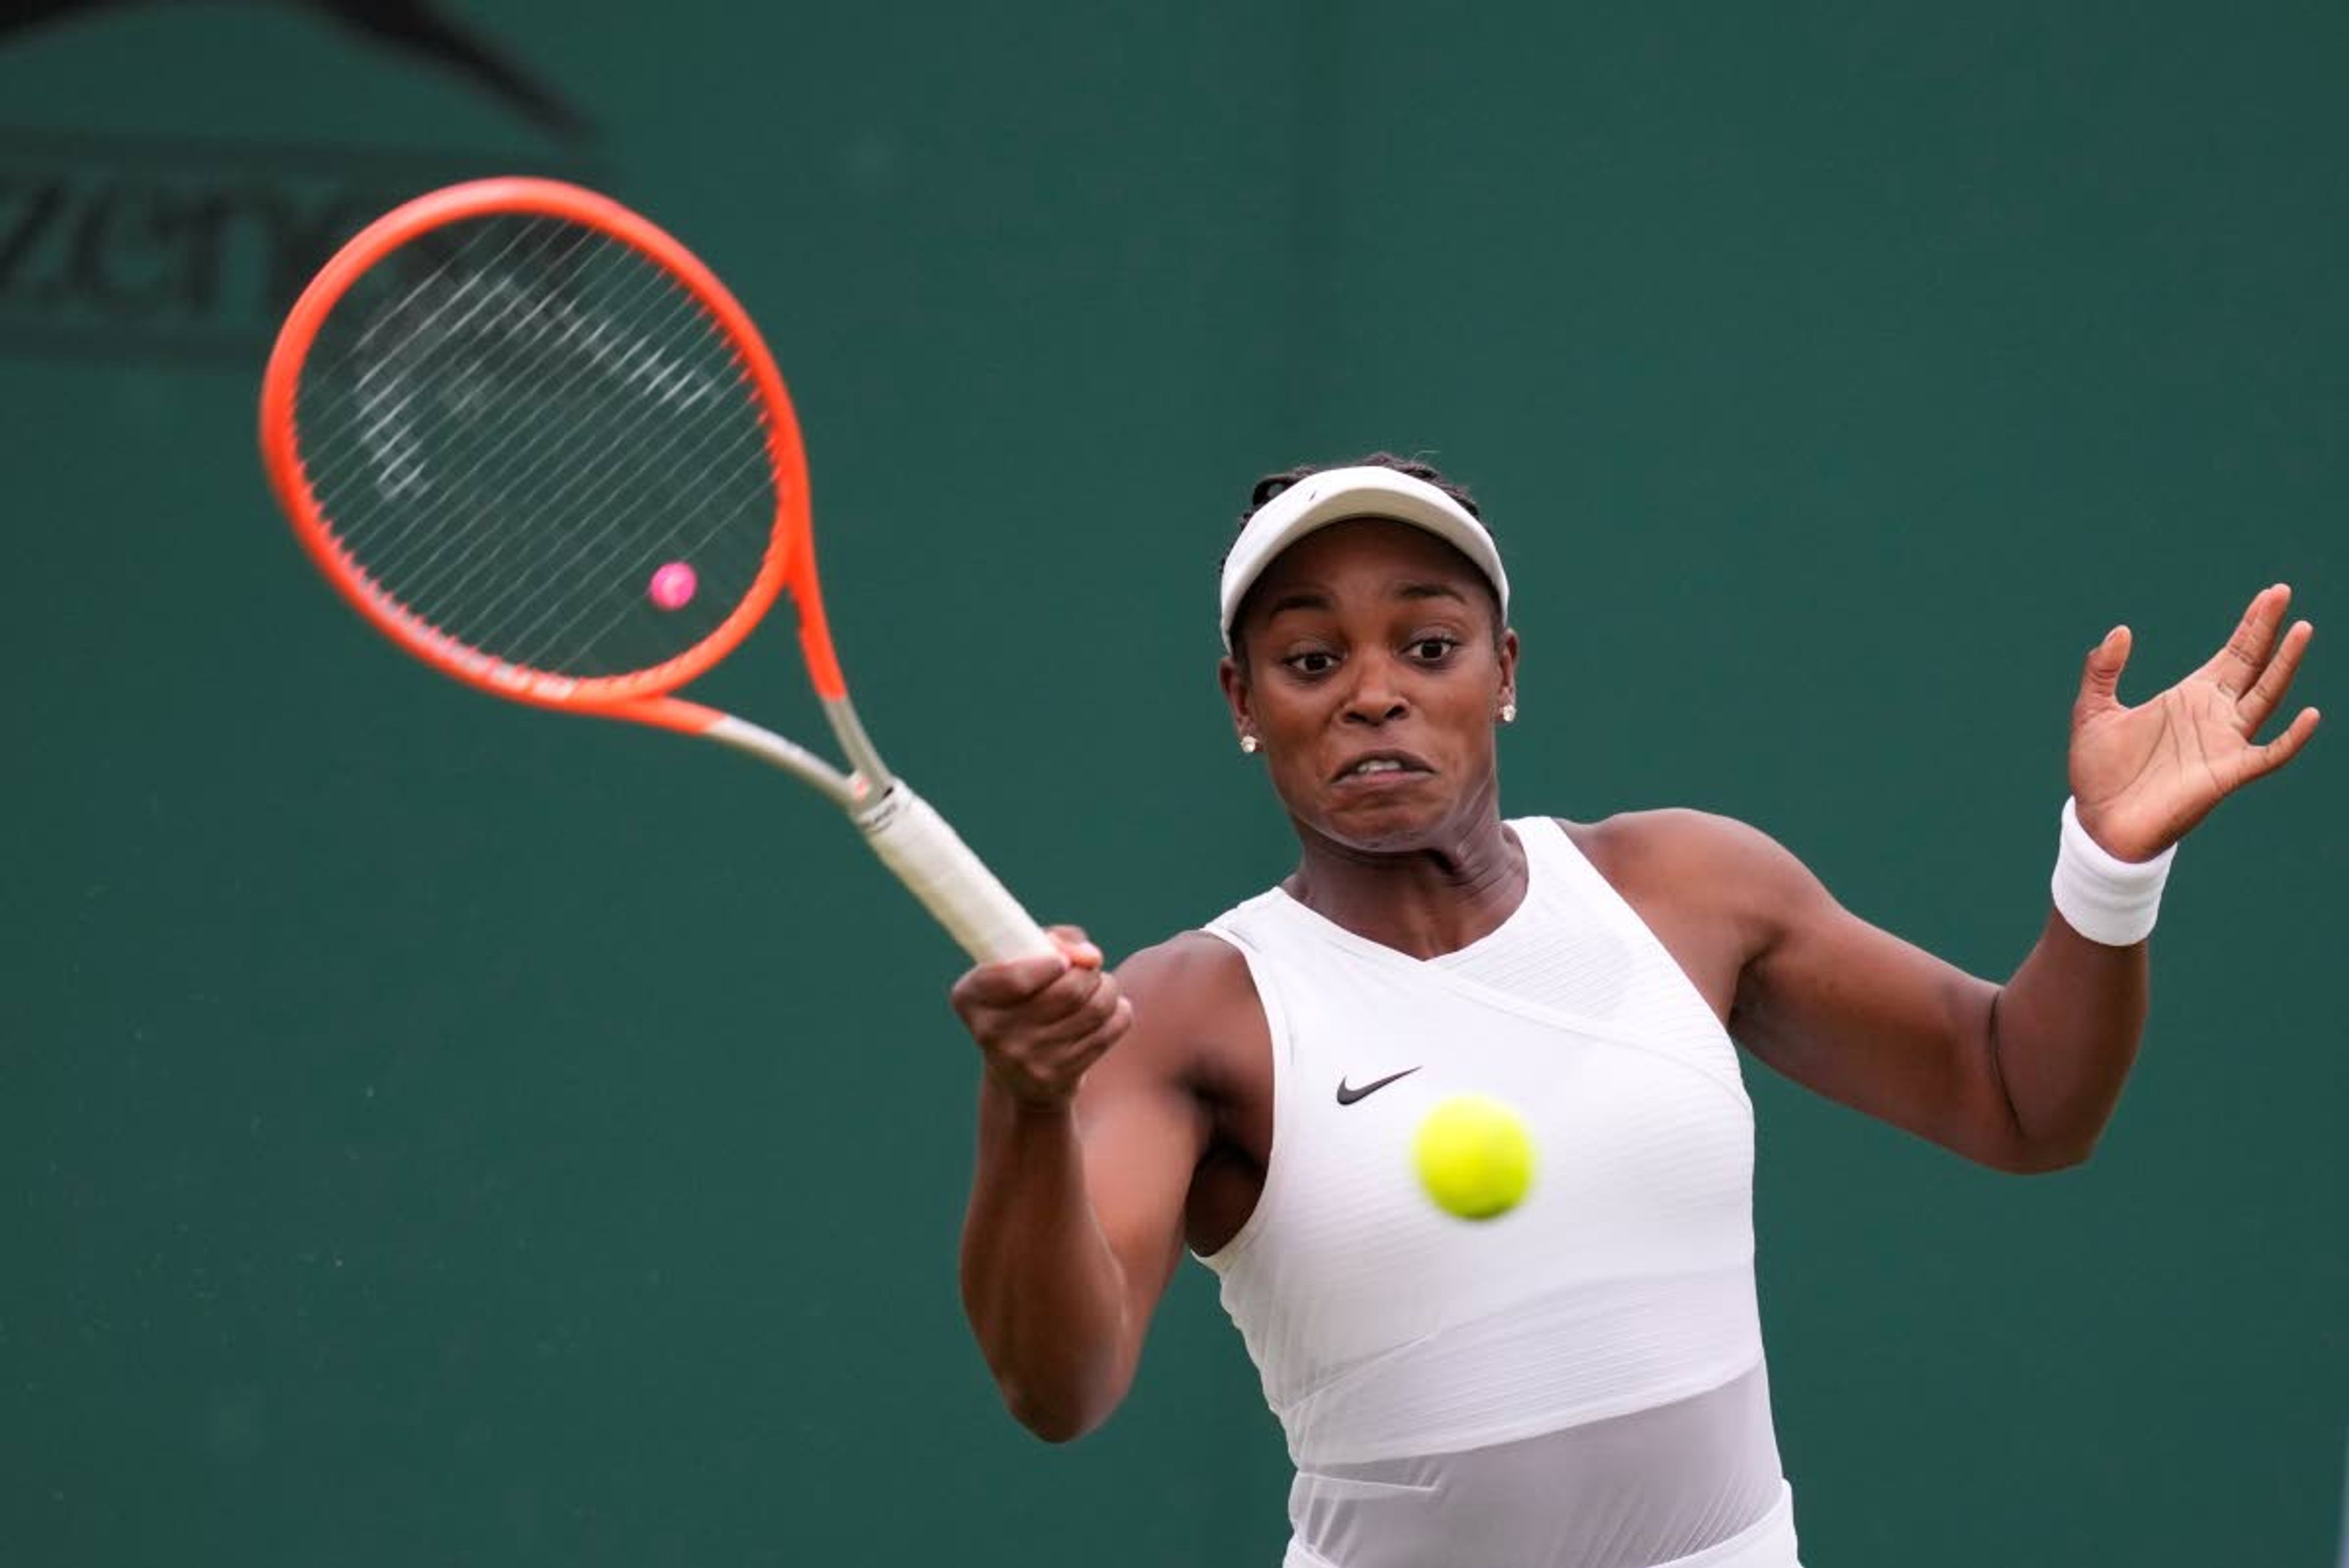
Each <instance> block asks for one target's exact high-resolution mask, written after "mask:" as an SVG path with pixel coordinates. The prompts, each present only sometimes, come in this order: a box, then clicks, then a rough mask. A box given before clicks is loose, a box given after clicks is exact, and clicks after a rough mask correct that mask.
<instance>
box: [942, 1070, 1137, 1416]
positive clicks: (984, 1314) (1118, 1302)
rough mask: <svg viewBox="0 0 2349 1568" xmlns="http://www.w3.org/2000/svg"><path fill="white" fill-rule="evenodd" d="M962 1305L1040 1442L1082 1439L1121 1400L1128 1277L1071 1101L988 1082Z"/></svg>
mask: <svg viewBox="0 0 2349 1568" xmlns="http://www.w3.org/2000/svg"><path fill="white" fill-rule="evenodd" d="M962 1299H963V1310H964V1311H965V1312H966V1313H967V1314H968V1315H969V1318H970V1323H971V1327H972V1329H973V1330H974V1331H975V1332H976V1333H977V1334H978V1343H979V1346H980V1349H981V1350H982V1351H983V1352H984V1353H985V1354H986V1356H987V1364H988V1367H989V1369H990V1370H992V1371H993V1373H994V1374H995V1380H996V1383H997V1386H999V1387H1000V1388H1001V1389H1002V1391H1003V1398H1004V1403H1005V1404H1006V1405H1007V1406H1008V1407H1009V1408H1010V1410H1011V1413H1012V1415H1013V1416H1014V1417H1017V1418H1018V1419H1019V1423H1020V1424H1021V1425H1022V1426H1024V1427H1026V1428H1028V1429H1029V1430H1030V1431H1032V1432H1034V1433H1035V1434H1036V1435H1037V1436H1038V1437H1040V1438H1044V1439H1046V1440H1047V1441H1049V1442H1066V1441H1068V1440H1069V1439H1071V1438H1078V1437H1081V1436H1083V1435H1084V1434H1085V1433H1086V1432H1088V1431H1090V1430H1092V1428H1094V1427H1096V1426H1099V1425H1100V1424H1101V1422H1102V1420H1103V1419H1105V1418H1106V1417H1108V1415H1109V1413H1110V1411H1111V1410H1112V1408H1114V1407H1116V1405H1117V1402H1118V1400H1119V1399H1120V1398H1122V1397H1123V1396H1124V1393H1125V1389H1126V1386H1127V1385H1128V1384H1129V1383H1130V1382H1131V1380H1132V1377H1133V1345H1131V1344H1130V1343H1129V1341H1130V1340H1131V1338H1132V1332H1131V1326H1130V1324H1128V1322H1127V1319H1128V1315H1129V1306H1128V1292H1127V1289H1126V1281H1125V1277H1124V1271H1123V1268H1122V1267H1121V1266H1120V1265H1119V1262H1118V1260H1117V1256H1116V1254H1115V1252H1113V1251H1112V1250H1111V1247H1110V1245H1109V1241H1108V1240H1107V1239H1106V1238H1105V1237H1104V1236H1103V1235H1102V1229H1101V1225H1100V1223H1099V1221H1098V1220H1096V1219H1095V1217H1094V1213H1093V1208H1092V1201H1091V1199H1089V1197H1088V1196H1087V1193H1086V1189H1085V1174H1084V1149H1083V1146H1082V1144H1081V1141H1080V1140H1079V1138H1078V1136H1077V1127H1076V1116H1075V1112H1074V1110H1073V1109H1072V1108H1071V1106H1069V1105H1067V1104H1065V1103H1064V1104H1061V1105H1059V1106H1050V1107H1038V1106H1027V1105H1023V1104H1021V1103H1020V1102H1019V1101H1017V1100H1015V1099H1014V1098H1013V1097H1012V1096H1010V1095H1009V1093H1007V1092H1006V1091H1004V1090H1003V1089H1002V1088H1000V1087H999V1085H996V1084H994V1083H993V1082H992V1081H989V1080H982V1087H981V1089H980V1091H979V1114H978V1168H977V1170H976V1172H975V1173H974V1174H973V1177H972V1180H971V1196H970V1207H969V1210H968V1213H967V1214H966V1215H965V1217H964V1221H963V1241H962Z"/></svg>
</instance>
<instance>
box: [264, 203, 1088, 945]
mask: <svg viewBox="0 0 2349 1568" xmlns="http://www.w3.org/2000/svg"><path fill="white" fill-rule="evenodd" d="M261 446H262V452H263V456H264V460H265V462H267V465H268V469H269V477H270V482H271V483H272V484H273V485H274V488H275V490H276V492H277V497H278V500H279V501H280V503H282V504H284V506H285V513H286V515H287V516H288V517H290V518H291V519H292V520H293V523H294V531H295V534H296V535H299V536H300V538H301V540H302V543H303V544H304V545H305V546H306V547H307V548H308V550H309V553H310V556H311V558H312V559H313V560H315V561H316V562H317V564H318V566H319V568H320V569H321V570H323V571H324V572H325V573H326V576H327V578H328V580H330V581H331V582H333V583H334V585H335V586H336V587H337V588H339V589H341V590H342V592H343V595H344V597H347V598H348V599H349V600H350V601H351V603H352V604H354V605H356V606H357V607H358V609H359V612H360V613H361V614H362V615H364V616H366V617H367V619H368V620H370V621H372V622H373V623H374V624H375V625H376V626H377V627H378V628H380V629H381V630H382V631H383V632H384V633H385V634H386V635H387V636H388V637H390V638H391V639H392V640H394V641H395V642H397V643H398V644H399V645H400V646H401V647H403V648H405V649H408V650H409V652H410V653H413V654H415V655H416V656H417V657H418V658H419V659H423V660H424V661H425V662H426V663H428V664H430V665H432V666H433V667H434V668H436V669H438V670H443V671H445V672H446V673H448V674H450V675H453V676H455V677H456V678H457V679H459V680H463V681H465V682H466V683H468V684H469V685H472V686H477V687H480V688H481V690H483V691H490V692H492V693H494V694H496V695H498V696H500V697H505V698H509V699H512V701H518V702H529V703H534V704H537V705H539V706H542V707H548V708H560V709H564V710H567V711H571V712H574V713H592V714H595V715H598V716H600V717H603V718H609V719H629V720H634V721H636V722H638V723H643V724H654V725H658V726H659V727H661V728H663V729H668V730H677V731H681V732H685V733H688V734H695V735H701V736H704V737H706V738H708V739H709V740H713V741H719V742H724V743H725V744H727V745H730V746H732V747H734V748H735V749H737V750H738V751H743V752H748V753H750V755H752V756H754V757H758V758H760V759H761V760H762V761H765V762H769V763H773V764H774V765H775V766H777V767H779V768H781V769H782V770H783V771H784V772H785V773H788V774H792V775H793V776H794V777H796V778H799V779H801V780H802V781H804V782H805V783H807V784H811V785H812V786H813V787H814V788H815V789H816V790H818V791H819V792H821V793H822V794H823V795H824V796H825V797H826V798H827V799H829V800H831V801H832V802H833V804H834V805H838V806H840V807H841V808H842V809H843V810H844V811H846V812H847V813H848V815H849V816H850V818H851V819H852V820H853V821H854V822H855V824H856V826H858V827H859V828H860V829H861V830H863V832H864V836H865V839H866V841H867V842H868V843H870V844H871V845H872V846H873V848H874V852H875V853H876V854H878V855H879V856H880V857H881V858H882V860H883V861H884V862H885V864H886V865H887V866H888V867H889V868H890V869H891V870H892V871H895V873H896V874H897V876H898V877H900V878H902V879H903V880H904V882H905V885H906V886H907V887H908V888H912V889H913V890H914V892H915V894H916V897H918V898H920V899H921V901H922V902H923V904H924V905H926V907H927V908H928V909H929V910H930V912H931V913H932V914H933V915H936V917H937V919H938V920H939V922H940V923H941V924H943V925H944V926H945V927H946V929H947V930H948V931H950V932H952V933H953V935H954V938H955V940H957V941H958V942H960V943H961V944H962V945H963V947H964V948H965V950H968V952H969V953H970V955H971V956H972V957H973V958H974V959H977V960H978V961H980V962H982V963H984V962H992V961H999V960H1002V959H1009V958H1018V957H1023V956H1027V955H1030V954H1043V953H1050V952H1053V951H1056V950H1057V949H1056V947H1055V945H1054V943H1053V941H1052V940H1051V939H1050V937H1048V936H1047V935H1046V934H1045V933H1044V932H1043V931H1042V930H1040V929H1038V927H1037V925H1036V922H1035V921H1034V920H1032V919H1029V917H1028V913H1027V911H1026V910H1024V909H1021V908H1020V907H1019V901H1018V900H1017V899H1015V898H1012V897H1011V895H1010V894H1009V893H1008V892H1006V891H1005V890H1004V888H1003V885H1002V884H1001V883H999V882H998V881H997V880H996V879H995V877H994V876H993V875H992V874H990V873H989V872H988V869H987V867H985V866H984V865H982V864H980V862H979V860H978V857H977V856H975V855H973V854H972V853H971V852H970V850H969V849H968V847H967V846H965V845H964V844H963V842H962V840H961V839H959V838H957V836H955V833H954V830H953V829H952V828H950V827H948V826H947V824H946V822H945V821H944V819H942V818H941V817H940V816H939V815H937V813H936V812H935V811H933V810H932V809H931V808H930V807H929V805H927V804H926V803H925V802H924V801H923V800H922V799H921V797H919V796H918V795H916V794H914V792H913V791H912V790H910V789H908V788H906V787H905V784H904V782H903V781H901V780H899V779H897V778H895V777H894V776H893V775H892V774H890V772H889V770H888V768H887V767H886V766H885V765H884V764H883V763H882V761H881V757H880V754H879V753H877V752H875V751H874V747H873V742H871V741H870V740H869V739H867V738H866V736H865V733H864V726H863V725H862V724H860V723H859V722H857V717H856V710H855V709H854V707H852V706H851V705H850V703H849V701H848V686H847V683H846V681H844V680H843V679H842V676H841V671H840V660H839V659H838V658H837V657H835V655H834V654H833V647H832V634H831V632H830V630H829V628H827V627H826V625H825V623H824V614H823V598H822V597H820V595H819V593H818V591H817V586H816V572H815V553H814V545H813V535H812V532H811V527H810V522H809V513H808V486H807V462H806V459H805V457H804V456H803V454H802V452H801V449H800V433H799V422H798V421H797V420H796V419H795V418H794V417H793V415H792V405H791V400H790V398H789V397H788V396H787V394H786V393H785V392H784V390H783V380H782V377H781V374H780V373H779V372H778V371H777V370H776V369H775V362H774V359H773V358H772V357H771V355H770V354H769V353H768V352H767V348H766V345H765V344H764V343H762V342H761V340H760V337H759V333H758V329H757V328H756V327H753V326H752V325H751V323H750V317H749V316H748V315H747V314H746V313H745V312H744V311H743V309H742V307H741V306H740V305H739V304H737V303H736V302H735V299H734V297H733V296H731V295H730V294H729V293H728V292H727V291H726V288H725V286H724V285H722V284H720V283H719V281H718V279H717V277H716V276H715V275H713V274H712V273H711V272H710V271H709V268H708V267H705V266H704V265H701V263H700V262H698V261H697V260H696V259H695V258H694V257H693V255H692V254H690V253H688V251H687V250H686V249H685V247H684V246H683V245H680V244H678V242H677V241H675V240H674V239H672V238H670V237H669V236H668V235H667V234H664V233H662V232H661V231H660V230H659V229H657V228H655V227H654V226H653V225H652V224H651V223H647V222H646V221H645V220H644V219H643V218H640V217H638V216H637V215H636V213H631V212H629V211H628V210H627V209H626V208H625V207H622V206H620V205H619V204H618V203H616V202H612V201H610V200H608V199H607V198H605V197H603V196H599V195H596V194H595V193H594V192H589V191H583V190H580V189H578V188H577V187H575V186H571V185H564V184H559V183H555V182H550V181H543V180H484V181H480V182H474V183H471V184H465V185H456V186H451V187H450V188H449V189H447V190H443V191H437V192H432V193H431V194H429V195H426V196H422V197H419V198H418V199H417V200H415V201H413V202H408V203H407V204H405V205H403V206H401V207H399V208H398V209H396V210H394V211H393V212H391V213H387V214H386V215H385V216H383V217H381V218H379V219H378V220H377V221H376V222H375V223H371V224H369V225H368V226H367V228H366V229H365V230H363V231H362V232H361V233H360V234H358V235H357V237H355V238H354V239H352V240H351V242H350V243H349V244H347V245H345V246H344V247H343V248H342V250H341V251H339V252H338V253H336V255H335V257H334V259H333V260H331V261H329V262H328V263H327V264H326V266H325V268H324V269H323V270H321V271H320V273H319V274H318V275H317V277H316V279H315V280H314V281H313V282H312V283H311V284H310V286H309V287H308V288H307V289H305V290H304V291H303V294H302V297H301V298H300V299H299V300H298V301H296V302H295V306H294V309H293V311H292V313H291V315H289V316H288V317H287V318H286V321H285V327H283V328H282V329H281V330H280V331H279V333H278V337H277V346H276V348H275V350H274V352H273V353H272V354H271V355H270V358H269V369H268V372H267V374H266V376H265V378H264V380H263V383H262V391H261ZM786 588H788V589H789V590H790V591H791V595H792V599H793V600H794V601H795V602H796V603H797V605H798V607H799V613H800V647H801V649H802V650H803V651H804V653H805V654H806V656H807V666H808V673H809V675H810V676H811V677H812V680H813V681H814V684H815V690H816V694H817V696H818V697H819V698H821V699H822V701H823V711H824V716H825V718H826V719H827V720H829V721H830V722H831V725H832V731H833V734H834V735H835V736H837V737H838V738H839V741H840V745H841V749H842V751H843V753H845V755H846V756H847V759H848V763H849V767H848V769H847V770H846V771H843V770H842V769H839V768H835V767H833V766H831V765H830V764H829V763H825V762H824V761H823V759H822V758H820V757H817V756H816V755H814V754H813V753H811V752H809V751H807V750H806V749H805V748H803V747H801V746H798V745H795V744H793V743H792V742H790V741H787V740H785V739H783V738H782V737H781V736H780V735H776V734H773V733H771V732H768V731H766V730H762V729H761V728H759V727H758V726H757V725H755V724H751V723H748V722H744V721H742V720H740V719H737V718H735V717H733V716H732V715H730V714H727V713H721V712H719V711H716V710H714V709H711V708H707V707H704V706H702V705H700V704H698V703H695V702H688V701H684V700H682V699H680V698H678V697H677V696H675V695H673V693H674V692H675V691H677V689H678V687H680V686H683V685H684V684H685V683H686V682H687V681H688V680H692V679H694V678H695V677H696V676H698V675H699V674H701V673H702V672H703V671H704V670H708V669H709V668H710V666H712V665H714V664H716V663H717V662H718V661H719V659H723V658H724V657H725V656H726V655H727V654H728V653H730V652H731V651H732V650H733V649H734V648H735V647H736V645H738V644H739V643H740V642H741V640H742V639H743V638H744V637H746V636H748V635H749V634H750V628H752V627H753V626H755V625H756V624H757V623H758V620H759V618H760V617H761V615H763V614H765V613H766V610H767V607H769V606H770V605H771V604H772V603H774V600H775V596H776V595H777V594H778V593H779V592H781V591H782V590H784V589H786Z"/></svg>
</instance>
